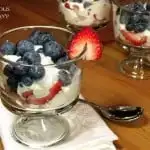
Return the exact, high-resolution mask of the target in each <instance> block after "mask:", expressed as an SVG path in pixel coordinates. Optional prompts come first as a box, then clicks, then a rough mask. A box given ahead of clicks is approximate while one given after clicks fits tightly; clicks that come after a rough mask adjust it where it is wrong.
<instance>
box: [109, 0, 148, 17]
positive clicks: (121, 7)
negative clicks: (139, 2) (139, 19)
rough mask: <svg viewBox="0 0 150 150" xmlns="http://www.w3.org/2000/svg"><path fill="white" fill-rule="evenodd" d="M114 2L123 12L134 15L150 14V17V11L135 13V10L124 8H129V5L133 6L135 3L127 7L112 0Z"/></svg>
mask: <svg viewBox="0 0 150 150" xmlns="http://www.w3.org/2000/svg"><path fill="white" fill-rule="evenodd" d="M112 1H113V3H114V4H115V5H116V6H118V7H119V8H120V9H121V10H124V11H126V12H129V13H133V14H145V15H146V14H149V15H150V11H146V10H145V11H143V12H140V11H134V10H130V9H128V8H126V7H124V6H127V5H129V4H133V3H129V4H126V5H120V4H119V3H117V0H112Z"/></svg>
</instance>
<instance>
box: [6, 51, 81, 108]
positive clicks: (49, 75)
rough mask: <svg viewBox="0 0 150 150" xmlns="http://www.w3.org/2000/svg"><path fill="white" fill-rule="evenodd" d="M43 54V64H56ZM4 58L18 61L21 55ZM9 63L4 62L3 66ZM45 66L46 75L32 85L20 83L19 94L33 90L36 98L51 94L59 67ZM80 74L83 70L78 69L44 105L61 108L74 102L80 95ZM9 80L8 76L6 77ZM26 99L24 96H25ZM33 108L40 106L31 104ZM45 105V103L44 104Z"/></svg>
mask: <svg viewBox="0 0 150 150" xmlns="http://www.w3.org/2000/svg"><path fill="white" fill-rule="evenodd" d="M40 56H41V64H42V65H47V64H54V63H53V61H52V59H51V58H50V57H48V56H45V55H44V54H40ZM4 58H6V59H8V60H10V61H13V62H16V61H17V60H18V59H19V58H20V57H19V56H16V55H5V56H4ZM5 65H7V63H5V62H3V68H4V67H5ZM44 68H45V75H44V77H43V78H42V79H39V80H35V81H34V82H33V84H32V85H31V86H25V85H22V84H21V85H20V84H18V88H17V94H18V95H19V96H20V97H22V98H23V96H22V94H23V93H24V92H26V91H31V90H32V91H33V94H34V96H35V97H36V98H41V97H44V96H47V95H48V94H49V90H50V88H52V87H53V85H54V84H55V83H56V82H57V81H58V80H59V79H58V73H59V70H60V69H58V68H56V67H54V66H50V65H48V66H44ZM80 74H81V70H80V69H77V71H76V73H75V75H74V77H73V79H72V82H71V84H70V85H68V86H64V87H62V90H61V91H60V92H59V93H57V94H56V95H55V96H54V97H53V99H52V100H50V101H49V102H48V103H46V104H44V107H51V108H61V107H62V106H63V107H64V106H66V105H68V104H70V103H71V102H73V101H74V100H75V99H76V98H77V96H78V95H79V91H80ZM5 80H7V77H6V79H5ZM23 99H24V98H23ZM30 107H32V108H36V107H40V106H35V105H32V104H31V105H30ZM42 107H43V105H42Z"/></svg>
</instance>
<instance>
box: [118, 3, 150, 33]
mask: <svg viewBox="0 0 150 150" xmlns="http://www.w3.org/2000/svg"><path fill="white" fill-rule="evenodd" d="M117 14H120V23H122V24H125V25H126V29H127V30H128V31H133V32H135V33H139V32H143V31H144V30H145V29H150V4H147V5H144V4H142V3H140V2H136V3H133V4H129V5H126V6H124V9H118V10H117Z"/></svg>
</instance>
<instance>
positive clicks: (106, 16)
mask: <svg viewBox="0 0 150 150" xmlns="http://www.w3.org/2000/svg"><path fill="white" fill-rule="evenodd" d="M58 3H59V10H60V12H61V13H62V14H63V16H64V19H65V21H66V22H67V23H68V24H69V25H71V26H74V27H83V26H92V27H95V28H99V27H103V26H105V25H106V24H107V23H108V22H109V21H110V11H111V2H110V0H58Z"/></svg>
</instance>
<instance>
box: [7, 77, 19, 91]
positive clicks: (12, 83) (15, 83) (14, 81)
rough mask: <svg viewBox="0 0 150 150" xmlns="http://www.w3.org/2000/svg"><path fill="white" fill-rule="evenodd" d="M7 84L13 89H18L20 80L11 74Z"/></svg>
mask: <svg viewBox="0 0 150 150" xmlns="http://www.w3.org/2000/svg"><path fill="white" fill-rule="evenodd" d="M7 84H8V86H9V87H10V88H11V89H12V90H14V91H16V90H17V87H18V80H17V78H16V77H14V76H10V77H9V78H8V79H7Z"/></svg>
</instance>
